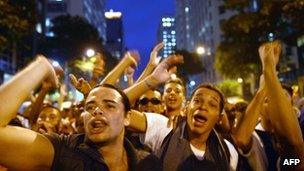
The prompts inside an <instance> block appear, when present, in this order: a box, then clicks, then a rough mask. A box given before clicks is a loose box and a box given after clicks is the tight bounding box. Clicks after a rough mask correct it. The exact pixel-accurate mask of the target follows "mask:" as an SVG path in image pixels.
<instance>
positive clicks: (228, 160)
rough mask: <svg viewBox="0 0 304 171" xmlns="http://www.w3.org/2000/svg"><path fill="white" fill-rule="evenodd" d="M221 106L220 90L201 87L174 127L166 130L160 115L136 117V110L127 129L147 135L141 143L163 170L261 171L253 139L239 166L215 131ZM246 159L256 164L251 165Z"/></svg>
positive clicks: (220, 113) (235, 152) (236, 155)
mask: <svg viewBox="0 0 304 171" xmlns="http://www.w3.org/2000/svg"><path fill="white" fill-rule="evenodd" d="M223 106H224V97H223V95H222V93H221V92H220V91H219V90H217V89H216V88H215V87H213V86H211V85H200V86H199V87H198V88H197V89H196V90H194V92H193V94H192V96H191V100H190V103H189V105H188V107H187V111H186V115H187V118H183V119H180V121H179V122H178V124H177V127H176V128H174V129H173V128H172V127H168V126H167V125H168V124H167V121H168V119H167V118H165V117H163V116H161V115H157V114H152V113H146V114H145V117H139V115H140V113H138V112H136V111H132V112H131V124H130V127H131V128H135V129H137V130H141V131H144V132H146V133H145V134H144V135H143V136H142V137H141V141H142V142H143V143H144V144H145V145H148V146H149V147H150V148H151V149H152V151H153V152H154V155H155V156H156V158H157V159H158V160H160V163H161V165H162V169H163V170H203V169H206V170H237V169H241V170H242V169H246V170H247V169H248V168H249V169H250V168H251V169H259V170H263V169H264V168H265V167H263V164H261V163H262V162H261V159H260V158H259V157H258V155H256V153H255V151H256V149H255V148H256V145H257V144H258V143H256V142H255V140H254V141H253V147H252V150H250V151H249V152H248V154H246V155H243V156H244V157H242V158H243V159H245V160H243V162H240V163H241V164H240V163H238V161H240V160H239V155H238V153H237V151H236V150H235V148H234V147H233V145H232V144H231V143H229V142H228V141H227V140H224V139H222V138H221V137H220V136H218V134H217V133H216V132H215V131H214V129H213V128H214V126H215V124H216V123H217V122H218V121H219V120H220V119H221V117H222V110H223ZM142 118H144V119H142ZM132 121H134V122H132ZM134 124H135V125H134ZM136 124H137V125H136ZM246 158H251V160H252V159H254V160H257V162H255V163H254V166H252V163H250V162H249V161H246ZM153 159H155V158H153ZM257 166H258V167H257Z"/></svg>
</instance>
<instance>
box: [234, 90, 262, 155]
mask: <svg viewBox="0 0 304 171" xmlns="http://www.w3.org/2000/svg"><path fill="white" fill-rule="evenodd" d="M264 97H265V91H264V90H263V89H259V90H258V91H257V93H256V94H255V96H254V98H253V99H252V101H251V102H250V103H249V105H248V107H247V109H246V112H245V114H244V117H243V118H242V120H240V122H239V124H238V125H237V126H236V128H235V129H232V137H233V140H234V141H235V143H236V145H237V146H238V147H239V148H240V149H242V151H243V152H244V153H247V152H248V151H249V150H250V149H251V146H252V139H251V138H252V133H253V132H254V129H255V127H256V125H257V123H258V119H259V117H260V112H261V106H262V105H263V99H264Z"/></svg>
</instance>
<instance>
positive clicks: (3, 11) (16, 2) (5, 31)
mask: <svg viewBox="0 0 304 171" xmlns="http://www.w3.org/2000/svg"><path fill="white" fill-rule="evenodd" d="M34 25H35V1H34V0H1V1H0V50H1V51H2V50H7V49H11V48H12V47H11V46H12V44H13V43H16V44H18V45H24V43H22V40H23V38H24V37H26V36H28V35H30V34H31V33H33V31H34Z"/></svg>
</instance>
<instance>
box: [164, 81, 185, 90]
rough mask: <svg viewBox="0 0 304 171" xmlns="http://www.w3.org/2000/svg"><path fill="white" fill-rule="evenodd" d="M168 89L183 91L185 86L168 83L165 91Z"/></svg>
mask: <svg viewBox="0 0 304 171" xmlns="http://www.w3.org/2000/svg"><path fill="white" fill-rule="evenodd" d="M167 88H178V89H183V86H182V85H180V84H178V83H174V82H173V83H167V84H166V85H165V89H167Z"/></svg>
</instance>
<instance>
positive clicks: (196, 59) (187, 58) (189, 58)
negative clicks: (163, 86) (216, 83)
mask: <svg viewBox="0 0 304 171" xmlns="http://www.w3.org/2000/svg"><path fill="white" fill-rule="evenodd" d="M175 53H176V54H180V55H182V56H183V57H184V63H183V64H181V65H179V66H178V69H179V70H178V73H179V76H180V77H182V78H183V79H184V81H185V82H188V81H189V78H188V76H189V75H195V74H199V73H201V72H203V71H204V66H203V63H202V58H201V57H200V56H199V55H197V54H196V53H194V52H189V51H187V50H176V51H175Z"/></svg>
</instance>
